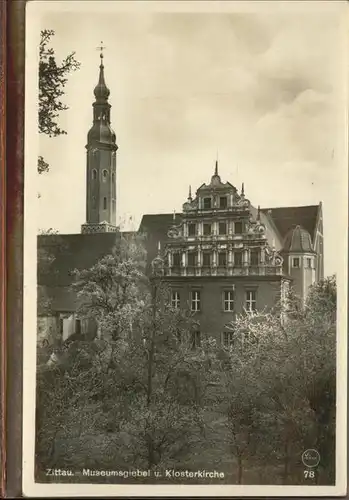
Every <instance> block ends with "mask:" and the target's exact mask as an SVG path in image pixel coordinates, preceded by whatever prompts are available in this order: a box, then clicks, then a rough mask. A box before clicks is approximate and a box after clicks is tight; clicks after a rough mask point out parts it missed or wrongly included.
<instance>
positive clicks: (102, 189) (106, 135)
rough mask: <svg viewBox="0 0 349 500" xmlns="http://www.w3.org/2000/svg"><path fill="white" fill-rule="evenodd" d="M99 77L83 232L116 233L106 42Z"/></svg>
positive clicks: (113, 142) (89, 145)
mask: <svg viewBox="0 0 349 500" xmlns="http://www.w3.org/2000/svg"><path fill="white" fill-rule="evenodd" d="M97 49H98V50H100V55H99V58H100V65H99V78H98V83H97V85H96V87H95V88H94V95H95V101H94V102H93V103H92V108H93V124H92V127H91V128H90V130H89V131H88V134H87V144H86V149H87V160H86V168H87V185H86V223H85V224H83V225H82V227H81V231H82V232H83V233H100V232H116V231H117V227H116V151H117V149H118V146H117V144H116V135H115V132H114V131H113V129H112V127H111V122H110V108H111V105H110V104H109V102H108V97H109V94H110V90H109V89H108V87H107V85H106V83H105V79H104V64H103V57H104V55H103V50H104V49H105V47H104V45H103V42H101V46H100V47H97Z"/></svg>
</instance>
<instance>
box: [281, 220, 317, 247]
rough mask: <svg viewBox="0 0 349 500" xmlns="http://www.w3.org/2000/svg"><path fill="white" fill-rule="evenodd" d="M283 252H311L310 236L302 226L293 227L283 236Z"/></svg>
mask: <svg viewBox="0 0 349 500" xmlns="http://www.w3.org/2000/svg"><path fill="white" fill-rule="evenodd" d="M283 251H284V252H307V253H309V252H313V251H314V250H313V244H312V241H311V236H310V234H309V233H308V231H307V230H306V229H304V228H303V227H302V226H299V225H298V226H294V227H293V228H291V229H290V230H289V231H288V233H287V234H286V236H285V240H284V245H283Z"/></svg>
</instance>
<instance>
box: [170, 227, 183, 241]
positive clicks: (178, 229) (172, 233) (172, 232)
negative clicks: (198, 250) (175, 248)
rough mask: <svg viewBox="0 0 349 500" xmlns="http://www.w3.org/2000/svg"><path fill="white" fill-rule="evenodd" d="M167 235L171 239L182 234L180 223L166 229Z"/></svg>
mask: <svg viewBox="0 0 349 500" xmlns="http://www.w3.org/2000/svg"><path fill="white" fill-rule="evenodd" d="M167 236H168V237H169V238H171V239H178V238H181V237H182V236H183V234H182V224H180V225H178V226H171V227H170V229H169V230H168V231H167Z"/></svg>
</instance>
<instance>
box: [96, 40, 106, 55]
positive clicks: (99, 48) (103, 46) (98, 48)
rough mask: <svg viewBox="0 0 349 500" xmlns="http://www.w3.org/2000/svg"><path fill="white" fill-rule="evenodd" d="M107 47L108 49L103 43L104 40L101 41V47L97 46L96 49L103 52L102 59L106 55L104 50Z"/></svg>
mask: <svg viewBox="0 0 349 500" xmlns="http://www.w3.org/2000/svg"><path fill="white" fill-rule="evenodd" d="M105 49H106V46H105V45H103V42H101V45H100V46H99V47H97V48H96V50H99V51H100V53H101V54H100V57H101V59H103V57H104V56H103V50H105Z"/></svg>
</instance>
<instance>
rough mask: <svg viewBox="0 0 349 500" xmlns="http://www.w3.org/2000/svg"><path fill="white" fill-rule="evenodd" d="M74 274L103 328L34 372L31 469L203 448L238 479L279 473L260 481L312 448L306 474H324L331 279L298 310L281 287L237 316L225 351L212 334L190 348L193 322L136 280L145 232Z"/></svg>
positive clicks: (210, 462)
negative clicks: (277, 300)
mask: <svg viewBox="0 0 349 500" xmlns="http://www.w3.org/2000/svg"><path fill="white" fill-rule="evenodd" d="M75 278H76V281H75V284H74V289H75V291H76V292H77V294H78V298H79V314H80V316H82V317H85V318H96V319H97V320H98V323H99V325H100V335H98V336H97V338H95V339H94V340H93V341H90V342H87V341H81V340H80V341H76V340H73V339H70V340H69V342H66V343H65V345H63V346H62V347H61V348H60V350H58V351H57V352H56V354H57V359H59V363H58V364H57V363H56V364H54V363H53V364H52V367H51V368H49V367H47V368H46V369H45V370H39V372H38V391H37V394H38V405H37V409H38V414H37V463H38V464H39V466H40V467H41V469H44V468H45V467H50V466H51V467H53V466H54V465H55V466H58V465H60V466H63V465H64V464H72V466H74V467H76V468H81V467H82V466H85V467H87V466H91V467H92V466H97V465H98V467H99V468H101V467H102V468H103V467H104V468H107V467H113V468H115V464H117V466H118V467H124V468H128V467H132V468H135V467H138V468H142V469H153V470H156V469H160V468H164V467H166V468H170V467H176V468H179V467H180V466H181V465H182V464H187V465H186V468H190V467H197V468H199V466H198V465H197V466H196V465H195V463H196V464H198V463H200V456H201V455H202V456H204V457H205V460H206V462H204V463H205V465H204V467H205V468H207V469H208V468H209V467H211V466H212V469H213V468H218V469H222V468H224V467H226V464H228V467H231V470H230V471H229V473H230V476H229V477H230V478H232V479H230V480H232V481H234V477H235V481H236V482H237V483H243V482H248V481H249V479H248V478H249V477H250V476H249V475H248V474H249V473H250V471H251V470H259V469H262V470H265V467H266V464H267V465H268V466H269V467H272V468H273V471H274V474H277V477H276V478H275V476H274V477H273V480H272V479H271V476H270V475H268V474H266V473H265V474H264V476H261V478H260V481H261V482H268V481H269V482H279V483H280V482H283V483H284V484H300V483H301V482H302V481H304V478H303V477H302V472H303V469H304V467H303V465H302V463H301V455H302V453H303V451H305V450H306V449H308V448H315V449H317V450H318V451H319V453H320V456H321V462H320V466H319V468H318V474H317V476H316V481H319V482H323V483H325V484H332V483H333V482H334V472H335V471H334V442H335V439H334V437H335V391H336V388H335V376H336V352H335V349H336V342H335V340H336V339H335V334H336V323H335V311H336V282H335V279H334V277H331V278H327V279H326V280H323V281H322V282H320V283H318V284H316V285H314V286H313V287H312V288H311V290H310V293H309V295H308V299H307V301H306V303H305V304H302V303H301V302H300V301H299V299H298V298H297V297H296V296H295V295H294V293H293V292H292V290H291V291H290V293H289V294H288V296H287V297H286V299H287V300H286V301H284V302H283V303H282V304H281V305H278V306H277V307H276V309H275V310H274V311H257V312H253V313H246V312H244V314H241V315H239V316H237V318H236V320H235V322H234V323H232V324H231V325H230V328H231V331H232V332H233V343H232V345H231V347H230V348H229V349H223V348H222V347H221V346H218V345H217V344H216V342H215V341H214V340H213V339H211V338H203V339H202V343H201V346H200V347H196V348H195V349H194V348H193V334H194V332H195V331H196V329H197V323H196V320H195V317H194V316H192V313H191V312H190V311H188V310H185V309H174V308H172V306H171V304H170V303H169V300H168V299H169V289H168V287H167V285H166V283H165V282H164V281H163V280H162V278H161V277H154V276H153V277H151V278H147V277H146V275H145V253H144V249H143V245H142V237H141V236H132V237H121V239H120V242H119V244H118V246H117V248H115V249H114V250H113V252H112V254H111V255H109V256H107V257H104V258H102V259H101V260H100V261H99V262H98V263H97V264H96V265H94V266H93V267H92V268H90V269H87V270H82V271H75ZM92 442H93V443H96V444H95V445H93V446H94V452H93V454H89V453H88V451H87V450H88V448H89V447H91V446H92V445H91V443H92ZM62 443H65V447H64V446H63V445H62ZM217 450H218V451H219V452H218V453H216V451H217ZM87 455H88V458H86V456H87ZM214 455H215V456H216V457H217V456H218V458H211V457H213V456H214ZM195 460H196V462H195ZM53 464H54V465H53ZM188 464H190V465H188ZM144 481H146V479H144Z"/></svg>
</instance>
